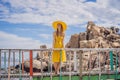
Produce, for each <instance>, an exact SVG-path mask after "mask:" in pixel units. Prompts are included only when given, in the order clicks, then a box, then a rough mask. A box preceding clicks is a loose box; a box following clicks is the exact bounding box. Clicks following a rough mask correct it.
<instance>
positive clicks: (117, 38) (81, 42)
mask: <svg viewBox="0 0 120 80" xmlns="http://www.w3.org/2000/svg"><path fill="white" fill-rule="evenodd" d="M118 32H119V28H115V27H111V28H105V27H100V26H97V25H96V24H94V23H93V22H92V21H89V22H88V24H87V30H86V32H82V33H79V34H73V35H72V36H71V38H70V40H69V42H68V43H67V45H66V48H120V34H119V33H118ZM94 53H98V52H94V51H93V52H92V54H91V55H90V52H89V51H88V52H83V63H84V64H83V69H84V70H87V69H89V68H90V67H89V64H91V66H92V68H93V69H94V68H95V67H96V66H97V60H98V56H97V55H96V54H94ZM102 53H103V54H100V64H101V67H102V65H103V64H105V65H109V64H108V63H109V56H108V54H109V52H107V51H104V52H102ZM115 55H116V54H114V56H115ZM90 58H91V62H90V60H89V59H90Z"/></svg>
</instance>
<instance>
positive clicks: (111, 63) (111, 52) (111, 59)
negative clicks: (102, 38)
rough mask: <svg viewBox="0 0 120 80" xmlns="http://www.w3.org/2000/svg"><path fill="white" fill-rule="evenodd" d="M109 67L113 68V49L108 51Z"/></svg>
mask: <svg viewBox="0 0 120 80" xmlns="http://www.w3.org/2000/svg"><path fill="white" fill-rule="evenodd" d="M110 68H111V70H113V51H110Z"/></svg>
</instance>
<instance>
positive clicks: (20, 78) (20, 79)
mask: <svg viewBox="0 0 120 80" xmlns="http://www.w3.org/2000/svg"><path fill="white" fill-rule="evenodd" d="M19 80H22V77H21V50H19Z"/></svg>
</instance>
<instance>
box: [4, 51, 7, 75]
mask: <svg viewBox="0 0 120 80" xmlns="http://www.w3.org/2000/svg"><path fill="white" fill-rule="evenodd" d="M4 69H5V73H6V72H7V70H6V52H4Z"/></svg>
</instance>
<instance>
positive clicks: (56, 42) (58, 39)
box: [52, 21, 67, 74]
mask: <svg viewBox="0 0 120 80" xmlns="http://www.w3.org/2000/svg"><path fill="white" fill-rule="evenodd" d="M53 28H54V29H55V31H54V32H53V48H64V37H65V33H64V31H65V30H66V29H67V25H66V24H65V23H64V22H62V21H55V22H53ZM61 52H62V53H61V58H60V50H53V53H52V61H53V62H54V69H55V74H58V73H59V68H60V62H65V61H66V54H65V51H64V50H62V51H61Z"/></svg>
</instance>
